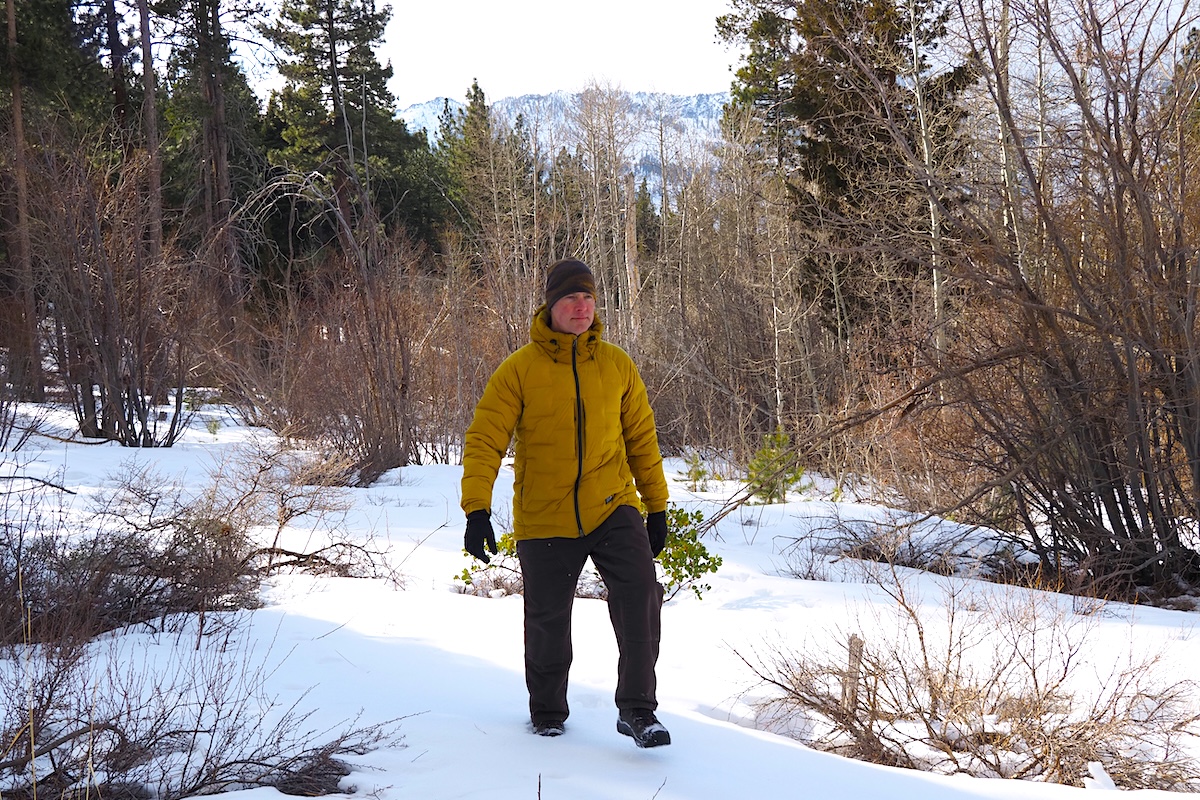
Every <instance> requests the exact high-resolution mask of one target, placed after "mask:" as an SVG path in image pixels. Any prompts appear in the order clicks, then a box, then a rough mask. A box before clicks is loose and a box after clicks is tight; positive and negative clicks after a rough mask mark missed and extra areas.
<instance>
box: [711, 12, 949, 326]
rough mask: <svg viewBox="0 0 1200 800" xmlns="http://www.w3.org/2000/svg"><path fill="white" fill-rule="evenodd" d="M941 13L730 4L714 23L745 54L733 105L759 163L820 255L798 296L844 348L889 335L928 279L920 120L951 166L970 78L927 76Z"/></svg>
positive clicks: (939, 158) (937, 156)
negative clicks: (867, 332) (810, 300)
mask: <svg viewBox="0 0 1200 800" xmlns="http://www.w3.org/2000/svg"><path fill="white" fill-rule="evenodd" d="M947 13H948V6H947V5H946V4H945V3H944V2H943V0H909V2H908V4H907V5H906V4H905V2H904V0H867V2H859V0H738V2H737V4H736V9H735V12H734V13H732V14H729V15H727V16H724V17H722V18H720V20H719V21H718V27H719V30H720V31H721V34H722V35H723V36H724V37H725V38H726V39H727V40H729V41H736V42H742V43H745V44H746V45H747V46H748V47H747V53H746V56H745V61H744V63H743V65H742V66H741V68H740V69H739V70H738V71H737V76H736V80H735V82H734V87H733V104H732V105H733V108H734V109H745V110H749V112H750V113H752V114H753V115H754V116H755V117H756V118H757V119H758V121H759V123H760V124H761V126H762V130H763V134H762V137H761V141H760V147H761V150H762V160H763V161H764V162H765V163H766V164H768V165H769V166H770V168H771V169H772V170H773V171H774V173H775V174H776V175H777V176H778V177H779V178H780V179H781V180H782V181H783V182H784V183H785V185H786V186H787V188H788V190H789V194H790V198H791V202H792V204H793V211H794V214H795V217H796V219H797V220H798V221H800V222H801V223H802V224H803V225H805V226H807V232H808V235H809V236H811V237H812V238H813V239H815V240H816V243H819V247H815V248H813V249H812V251H811V252H812V255H811V256H810V257H808V258H807V259H806V261H807V263H806V264H805V265H804V268H803V270H802V281H804V282H805V283H806V284H807V286H806V291H805V293H806V294H807V296H810V297H818V298H819V299H820V302H821V303H822V305H823V307H824V308H825V309H826V311H827V315H826V318H825V321H826V325H827V326H828V327H829V328H830V329H831V330H833V331H836V333H837V335H838V337H839V338H840V339H842V340H844V341H845V340H848V338H849V337H850V335H851V332H852V331H853V330H856V329H859V328H860V327H861V326H866V327H868V328H876V329H879V330H883V329H887V328H891V327H894V326H895V325H896V324H897V323H898V320H897V319H896V318H895V316H894V315H895V314H896V313H897V309H901V308H902V307H903V306H904V305H905V304H904V303H903V302H893V301H894V300H898V299H900V298H903V297H905V296H907V295H910V294H911V285H910V284H911V282H912V280H914V279H916V278H918V277H924V276H925V275H926V273H927V271H928V268H927V265H928V264H929V262H930V255H929V245H928V242H927V241H921V242H912V241H911V240H912V238H913V237H912V232H913V231H922V230H923V231H925V234H924V236H926V237H927V236H928V235H929V222H928V218H929V212H928V209H927V202H928V194H929V191H930V188H929V186H928V183H927V182H926V181H925V180H923V179H922V178H921V177H920V174H921V173H924V172H928V171H929V169H930V166H931V165H929V164H921V163H918V159H919V158H920V154H921V153H922V146H921V141H922V135H923V134H922V130H921V129H920V124H921V123H920V122H919V120H920V119H921V118H922V115H925V118H926V119H928V120H932V121H933V122H932V126H933V129H932V133H931V137H932V138H931V141H932V142H933V143H934V146H935V147H936V148H937V152H936V153H934V154H932V155H931V158H932V160H933V161H935V162H937V163H938V164H945V163H947V161H948V160H950V159H951V158H952V157H953V154H954V152H955V145H954V130H955V127H956V126H957V125H958V124H959V123H960V122H961V112H959V111H958V109H957V108H956V105H955V101H956V98H957V95H958V94H959V93H960V92H961V91H962V89H963V88H965V86H967V85H968V84H969V82H970V80H971V79H972V73H971V71H970V69H969V68H968V67H967V66H966V65H962V66H958V67H954V68H951V69H944V68H943V69H941V70H939V71H938V72H937V74H936V75H935V74H933V71H932V70H931V68H930V56H931V55H932V53H933V52H935V51H936V50H937V49H938V47H939V45H940V42H941V40H942V39H943V38H944V36H945V34H946V30H945V25H946V15H947ZM918 85H919V86H920V88H921V89H922V90H923V92H922V93H919V92H917V91H916V87H917V86H918ZM922 104H923V105H922ZM943 200H945V198H939V202H941V201H943ZM906 240H908V244H907V245H905V244H902V245H901V246H899V247H898V246H897V242H901V243H903V242H905V241H906Z"/></svg>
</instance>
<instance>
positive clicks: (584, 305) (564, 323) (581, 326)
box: [550, 292, 596, 336]
mask: <svg viewBox="0 0 1200 800" xmlns="http://www.w3.org/2000/svg"><path fill="white" fill-rule="evenodd" d="M595 318H596V298H594V297H592V295H591V293H590V292H575V293H574V294H568V295H565V296H563V297H561V298H559V301H558V302H557V303H555V304H554V305H553V306H552V307H551V308H550V327H551V328H553V329H554V330H556V331H558V332H559V333H569V334H571V335H572V336H578V335H579V334H581V333H583V332H584V331H586V330H587V329H588V328H590V327H592V320H594V319H595Z"/></svg>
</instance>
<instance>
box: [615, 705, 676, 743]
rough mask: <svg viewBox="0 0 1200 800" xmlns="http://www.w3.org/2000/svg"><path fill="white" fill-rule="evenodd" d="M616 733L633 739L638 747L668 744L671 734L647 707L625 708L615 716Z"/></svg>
mask: <svg viewBox="0 0 1200 800" xmlns="http://www.w3.org/2000/svg"><path fill="white" fill-rule="evenodd" d="M617 733H622V734H624V735H626V736H628V737H630V738H632V739H633V743H634V744H636V745H637V746H638V747H658V746H659V745H664V744H670V743H671V734H669V733H668V732H667V729H666V728H664V727H663V726H662V723H661V722H659V721H658V717H656V716H654V712H653V711H651V710H650V709H648V708H626V709H623V710H622V711H621V713H620V715H619V716H618V717H617Z"/></svg>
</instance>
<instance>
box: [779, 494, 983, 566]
mask: <svg viewBox="0 0 1200 800" xmlns="http://www.w3.org/2000/svg"><path fill="white" fill-rule="evenodd" d="M800 525H801V526H802V530H801V531H800V532H799V533H798V534H797V535H794V536H782V537H779V538H778V540H777V542H776V546H777V547H778V548H779V550H780V552H781V553H782V554H783V555H784V557H785V558H786V559H787V568H786V571H787V572H788V574H791V575H793V576H795V577H804V578H807V577H810V575H811V574H812V573H813V571H814V568H815V567H814V565H815V564H816V563H817V561H818V560H819V559H824V560H826V561H837V560H839V559H844V558H852V559H859V560H861V561H865V562H875V563H880V564H884V565H888V566H892V567H897V566H898V567H910V568H913V569H918V570H922V571H925V572H932V573H935V574H938V575H957V576H967V575H970V576H977V577H988V575H987V573H986V568H987V565H988V564H989V563H990V560H989V556H990V555H991V554H993V553H994V552H995V551H996V550H997V549H998V547H999V545H998V544H997V543H996V539H995V536H994V534H993V533H992V532H989V531H986V530H983V529H980V528H977V527H975V526H969V525H960V524H956V523H952V522H949V521H946V520H943V519H938V518H934V517H929V516H923V515H918V514H913V513H909V512H906V511H900V510H890V511H882V512H881V513H880V514H878V515H874V514H873V515H871V516H869V517H863V518H860V519H852V518H848V517H847V516H845V512H844V509H843V507H842V506H840V505H839V504H837V503H829V504H828V506H827V508H826V514H825V515H823V516H822V515H813V516H809V517H805V518H804V520H803V521H802V523H800ZM872 572H873V571H872V570H868V574H871V573H872Z"/></svg>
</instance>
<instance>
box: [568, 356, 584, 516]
mask: <svg viewBox="0 0 1200 800" xmlns="http://www.w3.org/2000/svg"><path fill="white" fill-rule="evenodd" d="M578 346H579V337H578V336H576V337H575V340H574V341H573V342H571V374H573V375H574V376H575V453H576V460H577V464H576V468H575V527H576V529H577V530H578V531H579V535H580V536H583V535H584V533H583V518H582V517H581V516H580V515H579V483H580V481H582V480H583V394H582V393H581V392H580V390H579V366H578V364H577V363H576V361H575V353H576V348H578Z"/></svg>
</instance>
